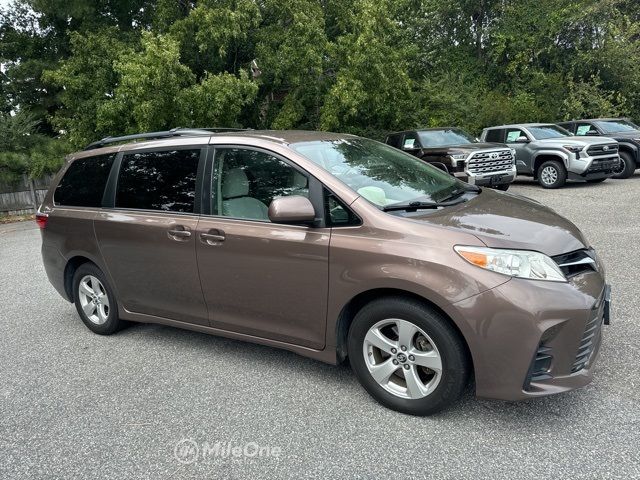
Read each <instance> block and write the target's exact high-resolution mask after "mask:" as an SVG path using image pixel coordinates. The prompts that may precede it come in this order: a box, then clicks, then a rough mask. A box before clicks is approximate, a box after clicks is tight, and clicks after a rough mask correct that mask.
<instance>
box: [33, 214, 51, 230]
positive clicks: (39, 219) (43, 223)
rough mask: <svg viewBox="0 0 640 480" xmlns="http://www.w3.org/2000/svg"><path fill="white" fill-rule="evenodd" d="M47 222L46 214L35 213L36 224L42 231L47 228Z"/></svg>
mask: <svg viewBox="0 0 640 480" xmlns="http://www.w3.org/2000/svg"><path fill="white" fill-rule="evenodd" d="M47 220H49V215H48V214H46V213H40V212H38V213H36V223H37V224H38V226H39V227H40V228H41V229H42V230H44V229H45V228H47Z"/></svg>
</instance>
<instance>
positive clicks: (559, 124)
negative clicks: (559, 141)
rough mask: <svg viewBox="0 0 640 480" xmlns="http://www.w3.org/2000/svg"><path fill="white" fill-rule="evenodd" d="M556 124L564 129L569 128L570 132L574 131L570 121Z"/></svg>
mask: <svg viewBox="0 0 640 480" xmlns="http://www.w3.org/2000/svg"><path fill="white" fill-rule="evenodd" d="M558 126H560V127H562V128H564V129H566V130H569V131H570V132H571V133H575V128H574V125H573V123H571V122H568V123H558ZM579 128H580V126H578V129H579Z"/></svg>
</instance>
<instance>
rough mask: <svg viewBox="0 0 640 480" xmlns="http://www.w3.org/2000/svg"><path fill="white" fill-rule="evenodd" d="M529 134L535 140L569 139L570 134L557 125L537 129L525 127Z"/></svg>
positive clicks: (542, 126)
mask: <svg viewBox="0 0 640 480" xmlns="http://www.w3.org/2000/svg"><path fill="white" fill-rule="evenodd" d="M527 130H529V133H531V135H533V138H535V139H536V140H544V139H545V138H560V137H569V136H571V134H570V133H569V132H568V131H567V130H565V129H564V128H562V127H559V126H557V125H540V126H537V127H527Z"/></svg>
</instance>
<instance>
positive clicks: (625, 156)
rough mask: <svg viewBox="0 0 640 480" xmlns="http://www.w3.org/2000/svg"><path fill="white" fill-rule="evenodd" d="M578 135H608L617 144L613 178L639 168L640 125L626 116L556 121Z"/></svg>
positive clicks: (630, 173) (628, 173)
mask: <svg viewBox="0 0 640 480" xmlns="http://www.w3.org/2000/svg"><path fill="white" fill-rule="evenodd" d="M558 125H560V126H561V127H563V128H565V129H567V130H568V131H569V132H571V133H573V134H574V135H577V136H579V137H583V136H586V137H610V138H613V139H614V140H616V141H617V142H618V144H619V153H620V165H619V167H618V168H617V169H616V170H615V175H614V176H613V178H629V177H630V176H631V175H633V173H634V172H635V171H636V169H637V168H640V127H638V125H636V124H635V123H633V122H631V121H630V120H627V119H626V118H591V119H586V120H571V121H570V122H561V123H558Z"/></svg>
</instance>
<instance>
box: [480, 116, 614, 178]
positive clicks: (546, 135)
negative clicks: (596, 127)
mask: <svg viewBox="0 0 640 480" xmlns="http://www.w3.org/2000/svg"><path fill="white" fill-rule="evenodd" d="M480 138H481V139H482V140H483V141H489V142H505V143H506V144H507V145H509V147H511V148H513V149H514V150H515V152H516V168H517V170H518V174H519V175H529V176H533V178H535V179H536V180H537V181H538V183H539V184H540V185H541V186H542V187H544V188H559V187H562V186H563V185H564V184H565V183H566V181H567V179H570V180H583V181H586V182H589V183H598V182H602V181H604V180H606V179H607V178H609V177H611V176H613V175H614V172H615V169H616V168H619V162H620V160H619V157H618V142H616V141H615V140H614V139H612V138H606V137H601V138H591V137H576V136H574V135H571V133H569V132H568V131H567V130H565V129H564V128H562V127H559V126H557V125H554V124H553V123H519V124H514V125H500V126H496V127H489V128H485V129H484V130H483V132H482V136H481V137H480Z"/></svg>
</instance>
